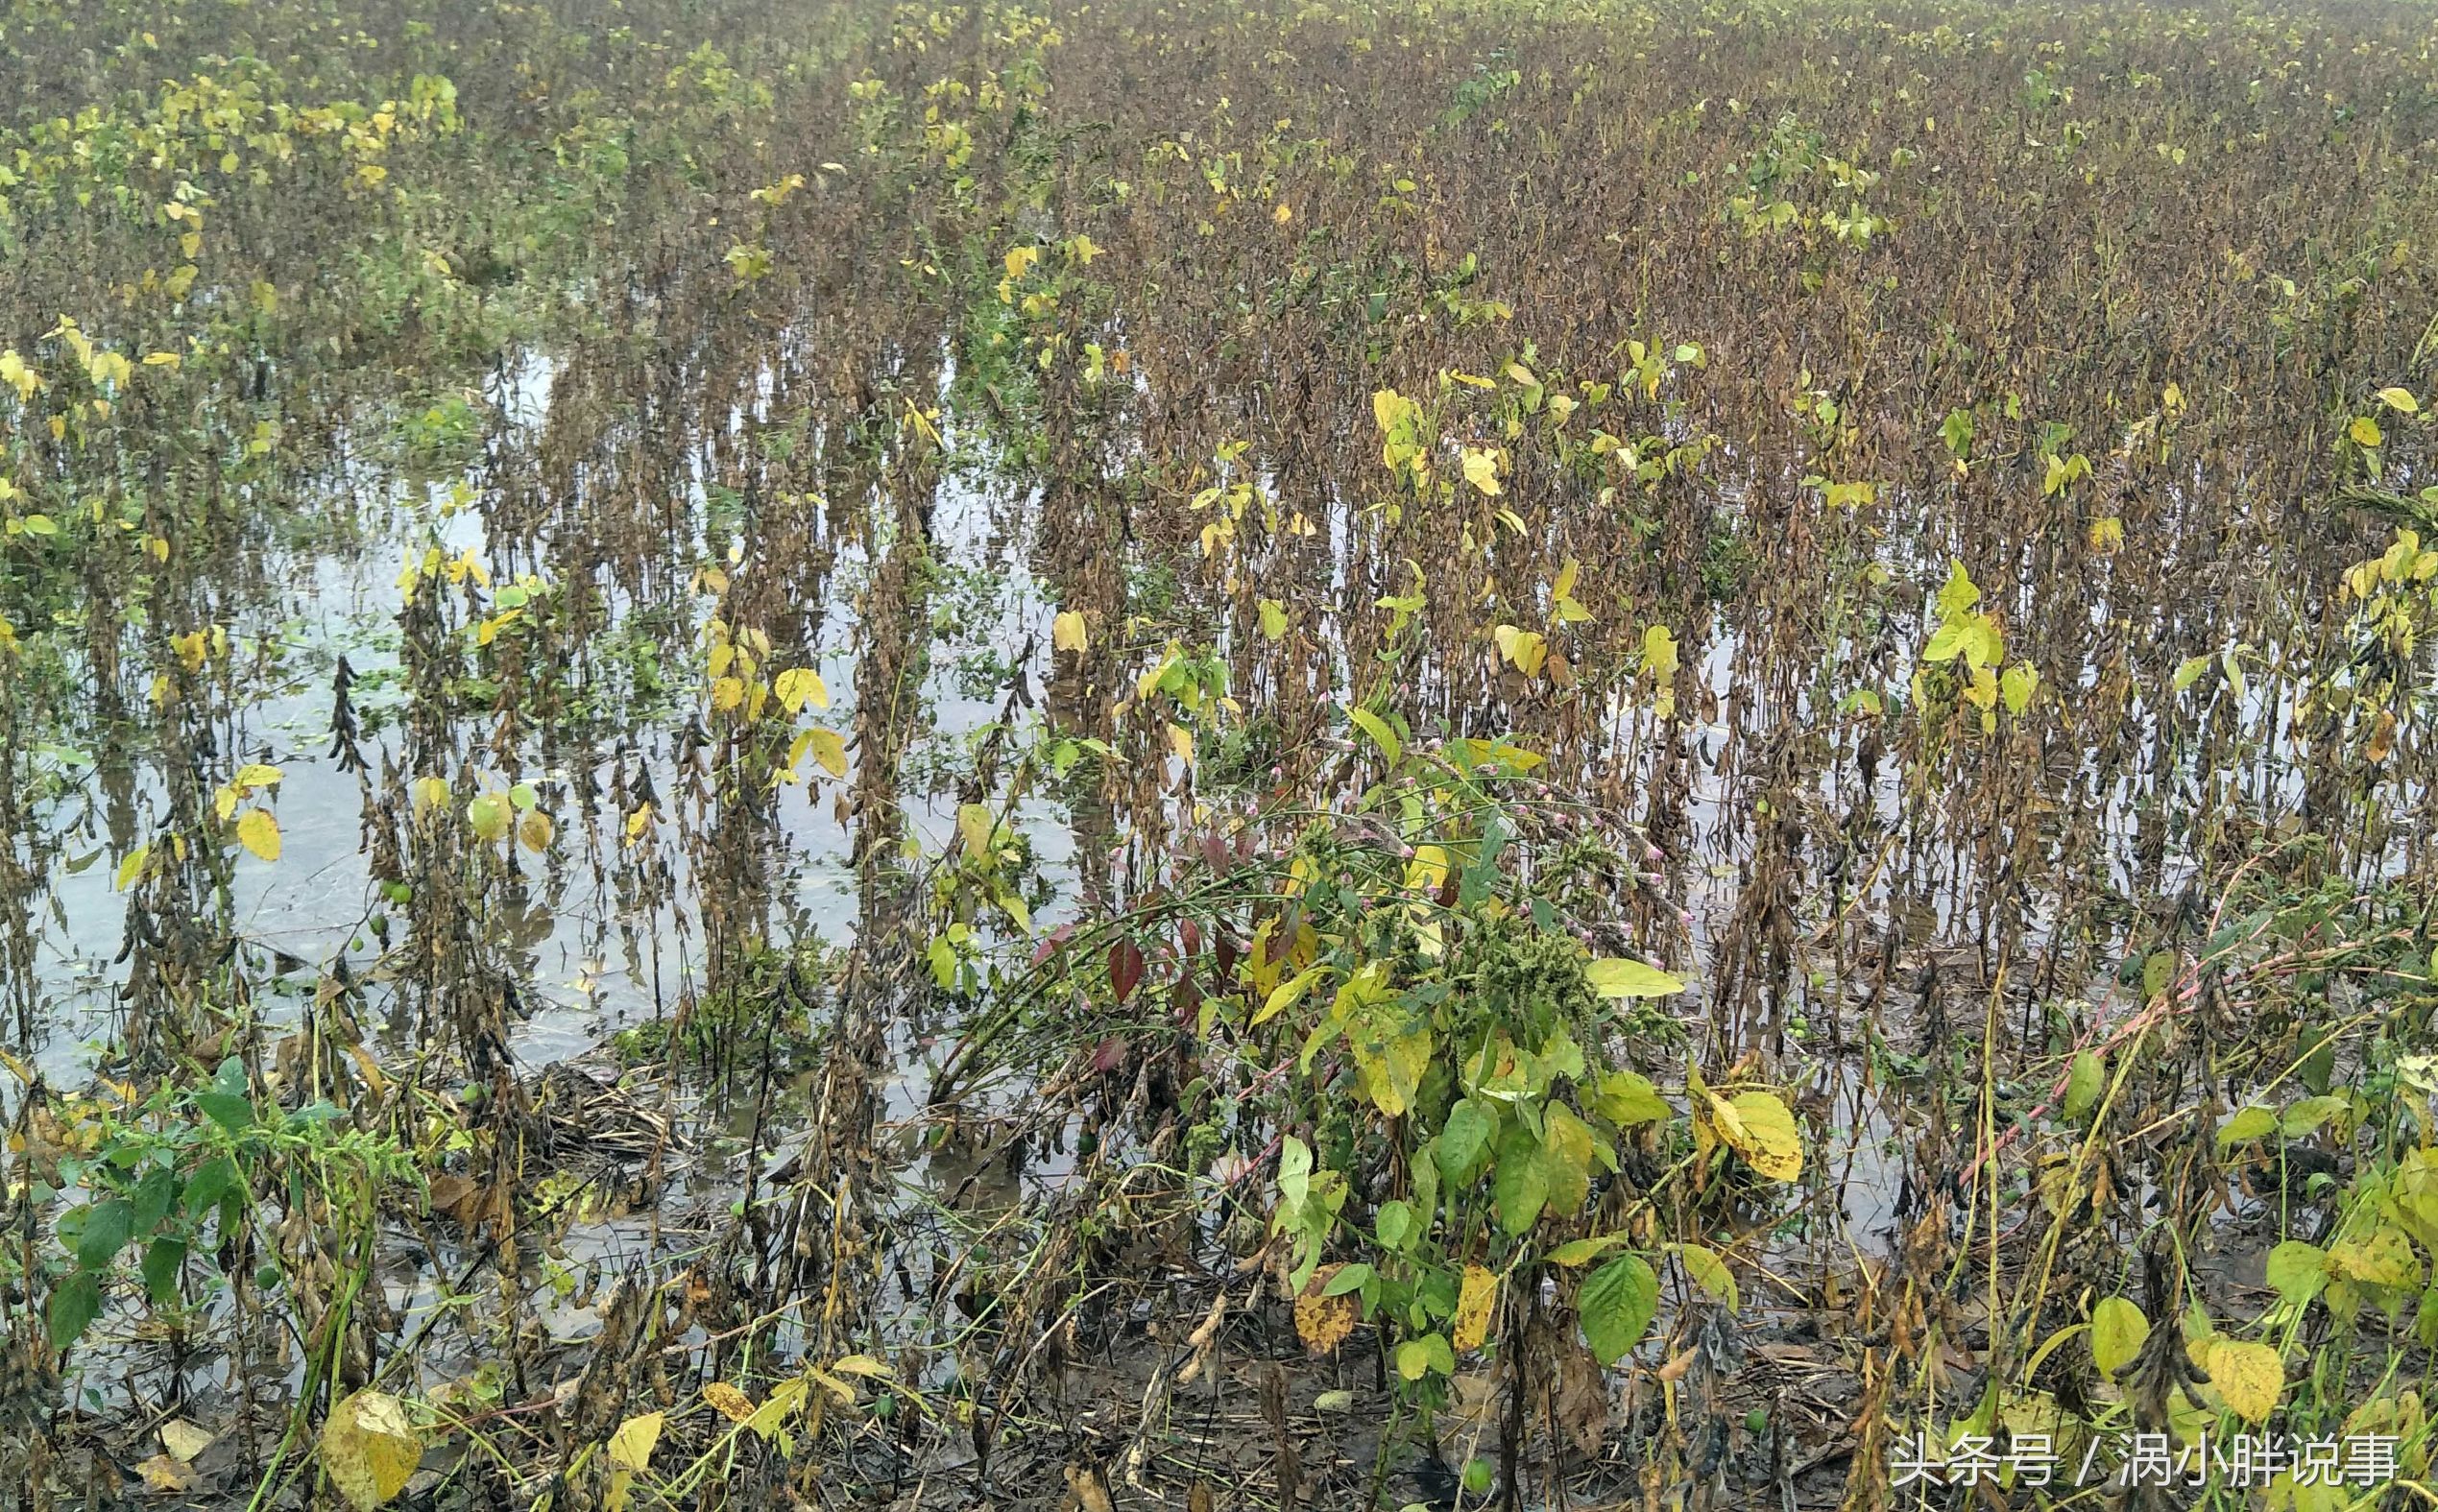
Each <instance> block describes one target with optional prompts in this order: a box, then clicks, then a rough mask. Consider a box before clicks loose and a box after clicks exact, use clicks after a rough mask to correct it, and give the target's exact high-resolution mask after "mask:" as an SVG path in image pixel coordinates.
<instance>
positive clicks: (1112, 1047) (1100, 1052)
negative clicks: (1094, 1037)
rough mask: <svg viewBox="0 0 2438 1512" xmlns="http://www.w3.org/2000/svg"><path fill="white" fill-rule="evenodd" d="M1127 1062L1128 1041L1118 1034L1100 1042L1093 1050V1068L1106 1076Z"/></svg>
mask: <svg viewBox="0 0 2438 1512" xmlns="http://www.w3.org/2000/svg"><path fill="white" fill-rule="evenodd" d="M1125 1063H1126V1043H1125V1041H1123V1040H1122V1039H1120V1038H1119V1037H1118V1036H1116V1035H1114V1034H1113V1035H1111V1036H1109V1038H1107V1039H1105V1040H1103V1041H1101V1042H1100V1044H1099V1045H1098V1048H1096V1049H1094V1051H1093V1052H1092V1068H1093V1069H1094V1070H1096V1071H1098V1072H1099V1073H1100V1074H1102V1075H1103V1076H1106V1075H1107V1074H1109V1073H1110V1072H1111V1071H1114V1070H1116V1069H1117V1068H1119V1067H1121V1066H1123V1065H1124V1064H1125Z"/></svg>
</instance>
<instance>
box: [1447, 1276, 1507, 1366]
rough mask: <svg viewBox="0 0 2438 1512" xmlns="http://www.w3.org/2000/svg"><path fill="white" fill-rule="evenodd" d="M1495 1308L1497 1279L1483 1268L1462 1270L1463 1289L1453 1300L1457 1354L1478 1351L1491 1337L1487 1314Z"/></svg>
mask: <svg viewBox="0 0 2438 1512" xmlns="http://www.w3.org/2000/svg"><path fill="white" fill-rule="evenodd" d="M1497 1307H1498V1277H1497V1276H1495V1275H1493V1274H1491V1272H1490V1271H1489V1270H1488V1269H1487V1268H1486V1267H1485V1266H1481V1265H1467V1266H1465V1267H1464V1285H1463V1288H1462V1289H1461V1290H1460V1291H1459V1292H1458V1293H1457V1298H1456V1347H1457V1351H1458V1353H1460V1354H1461V1353H1462V1352H1463V1351H1465V1350H1469V1349H1480V1348H1481V1347H1482V1343H1483V1341H1484V1340H1485V1339H1486V1338H1488V1337H1489V1336H1490V1313H1491V1312H1492V1311H1493V1310H1495V1309H1496V1308H1497Z"/></svg>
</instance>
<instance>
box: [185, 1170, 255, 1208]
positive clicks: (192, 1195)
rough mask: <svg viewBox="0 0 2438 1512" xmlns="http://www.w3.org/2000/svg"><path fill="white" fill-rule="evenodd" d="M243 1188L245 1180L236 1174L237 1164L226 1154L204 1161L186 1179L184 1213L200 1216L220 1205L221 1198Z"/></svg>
mask: <svg viewBox="0 0 2438 1512" xmlns="http://www.w3.org/2000/svg"><path fill="white" fill-rule="evenodd" d="M244 1190H245V1182H244V1180H243V1178H241V1177H240V1176H239V1175H238V1174H237V1164H236V1163H235V1162H234V1161H232V1160H230V1159H229V1157H228V1156H226V1155H219V1156H214V1157H213V1158H212V1159H210V1160H208V1161H205V1162H204V1164H202V1165H200V1166H198V1167H197V1168H196V1170H195V1174H194V1175H193V1176H191V1177H188V1178H187V1181H186V1215H187V1216H188V1217H190V1218H200V1217H202V1216H203V1215H204V1214H205V1213H206V1212H210V1211H211V1210H212V1209H214V1208H216V1207H218V1206H220V1204H221V1202H222V1200H223V1199H225V1198H227V1197H229V1196H232V1195H235V1194H237V1193H239V1192H242V1191H244Z"/></svg>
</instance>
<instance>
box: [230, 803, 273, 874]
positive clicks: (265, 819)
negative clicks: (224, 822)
mask: <svg viewBox="0 0 2438 1512" xmlns="http://www.w3.org/2000/svg"><path fill="white" fill-rule="evenodd" d="M237 843H238V844H239V845H241V846H244V847H245V848H246V849H247V850H249V851H252V852H253V853H254V854H256V855H258V856H260V857H262V858H263V859H264V860H266V861H277V860H278V859H279V821H278V820H277V819H274V818H272V817H271V814H270V812H269V811H268V810H266V809H261V808H249V809H247V810H246V811H245V812H244V813H243V814H240V815H239V816H238V817H237Z"/></svg>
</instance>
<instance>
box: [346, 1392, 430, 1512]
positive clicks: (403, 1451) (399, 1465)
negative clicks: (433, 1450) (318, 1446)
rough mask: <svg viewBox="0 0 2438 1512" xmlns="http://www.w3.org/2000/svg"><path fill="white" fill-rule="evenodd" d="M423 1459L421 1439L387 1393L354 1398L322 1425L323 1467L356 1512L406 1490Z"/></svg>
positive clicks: (368, 1509) (360, 1394)
mask: <svg viewBox="0 0 2438 1512" xmlns="http://www.w3.org/2000/svg"><path fill="white" fill-rule="evenodd" d="M422 1457H423V1440H422V1435H420V1434H418V1433H417V1432H416V1431H415V1427H414V1425H413V1424H411V1423H409V1422H407V1421H406V1406H405V1404H403V1403H401V1402H399V1401H398V1399H397V1398H396V1397H393V1396H391V1395H389V1394H388V1393H386V1392H380V1391H359V1392H357V1393H355V1395H353V1396H351V1397H349V1398H347V1399H346V1400H345V1401H343V1402H341V1403H340V1404H338V1405H337V1406H334V1407H332V1408H331V1409H330V1417H329V1420H328V1421H327V1422H326V1423H324V1424H323V1425H322V1463H323V1466H324V1467H325V1468H326V1469H327V1470H328V1471H329V1473H330V1483H331V1484H332V1485H334V1486H336V1487H338V1489H339V1494H340V1495H342V1496H344V1497H346V1498H347V1500H349V1502H350V1504H352V1505H353V1506H354V1507H355V1508H356V1512H373V1509H374V1507H377V1506H379V1505H381V1504H382V1503H383V1502H385V1501H388V1500H391V1499H392V1498H394V1497H396V1496H397V1495H398V1493H399V1492H401V1491H403V1490H405V1489H406V1482H407V1480H408V1479H409V1478H410V1477H411V1476H413V1475H414V1474H415V1467H416V1465H417V1464H419V1463H420V1462H421V1461H422Z"/></svg>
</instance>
